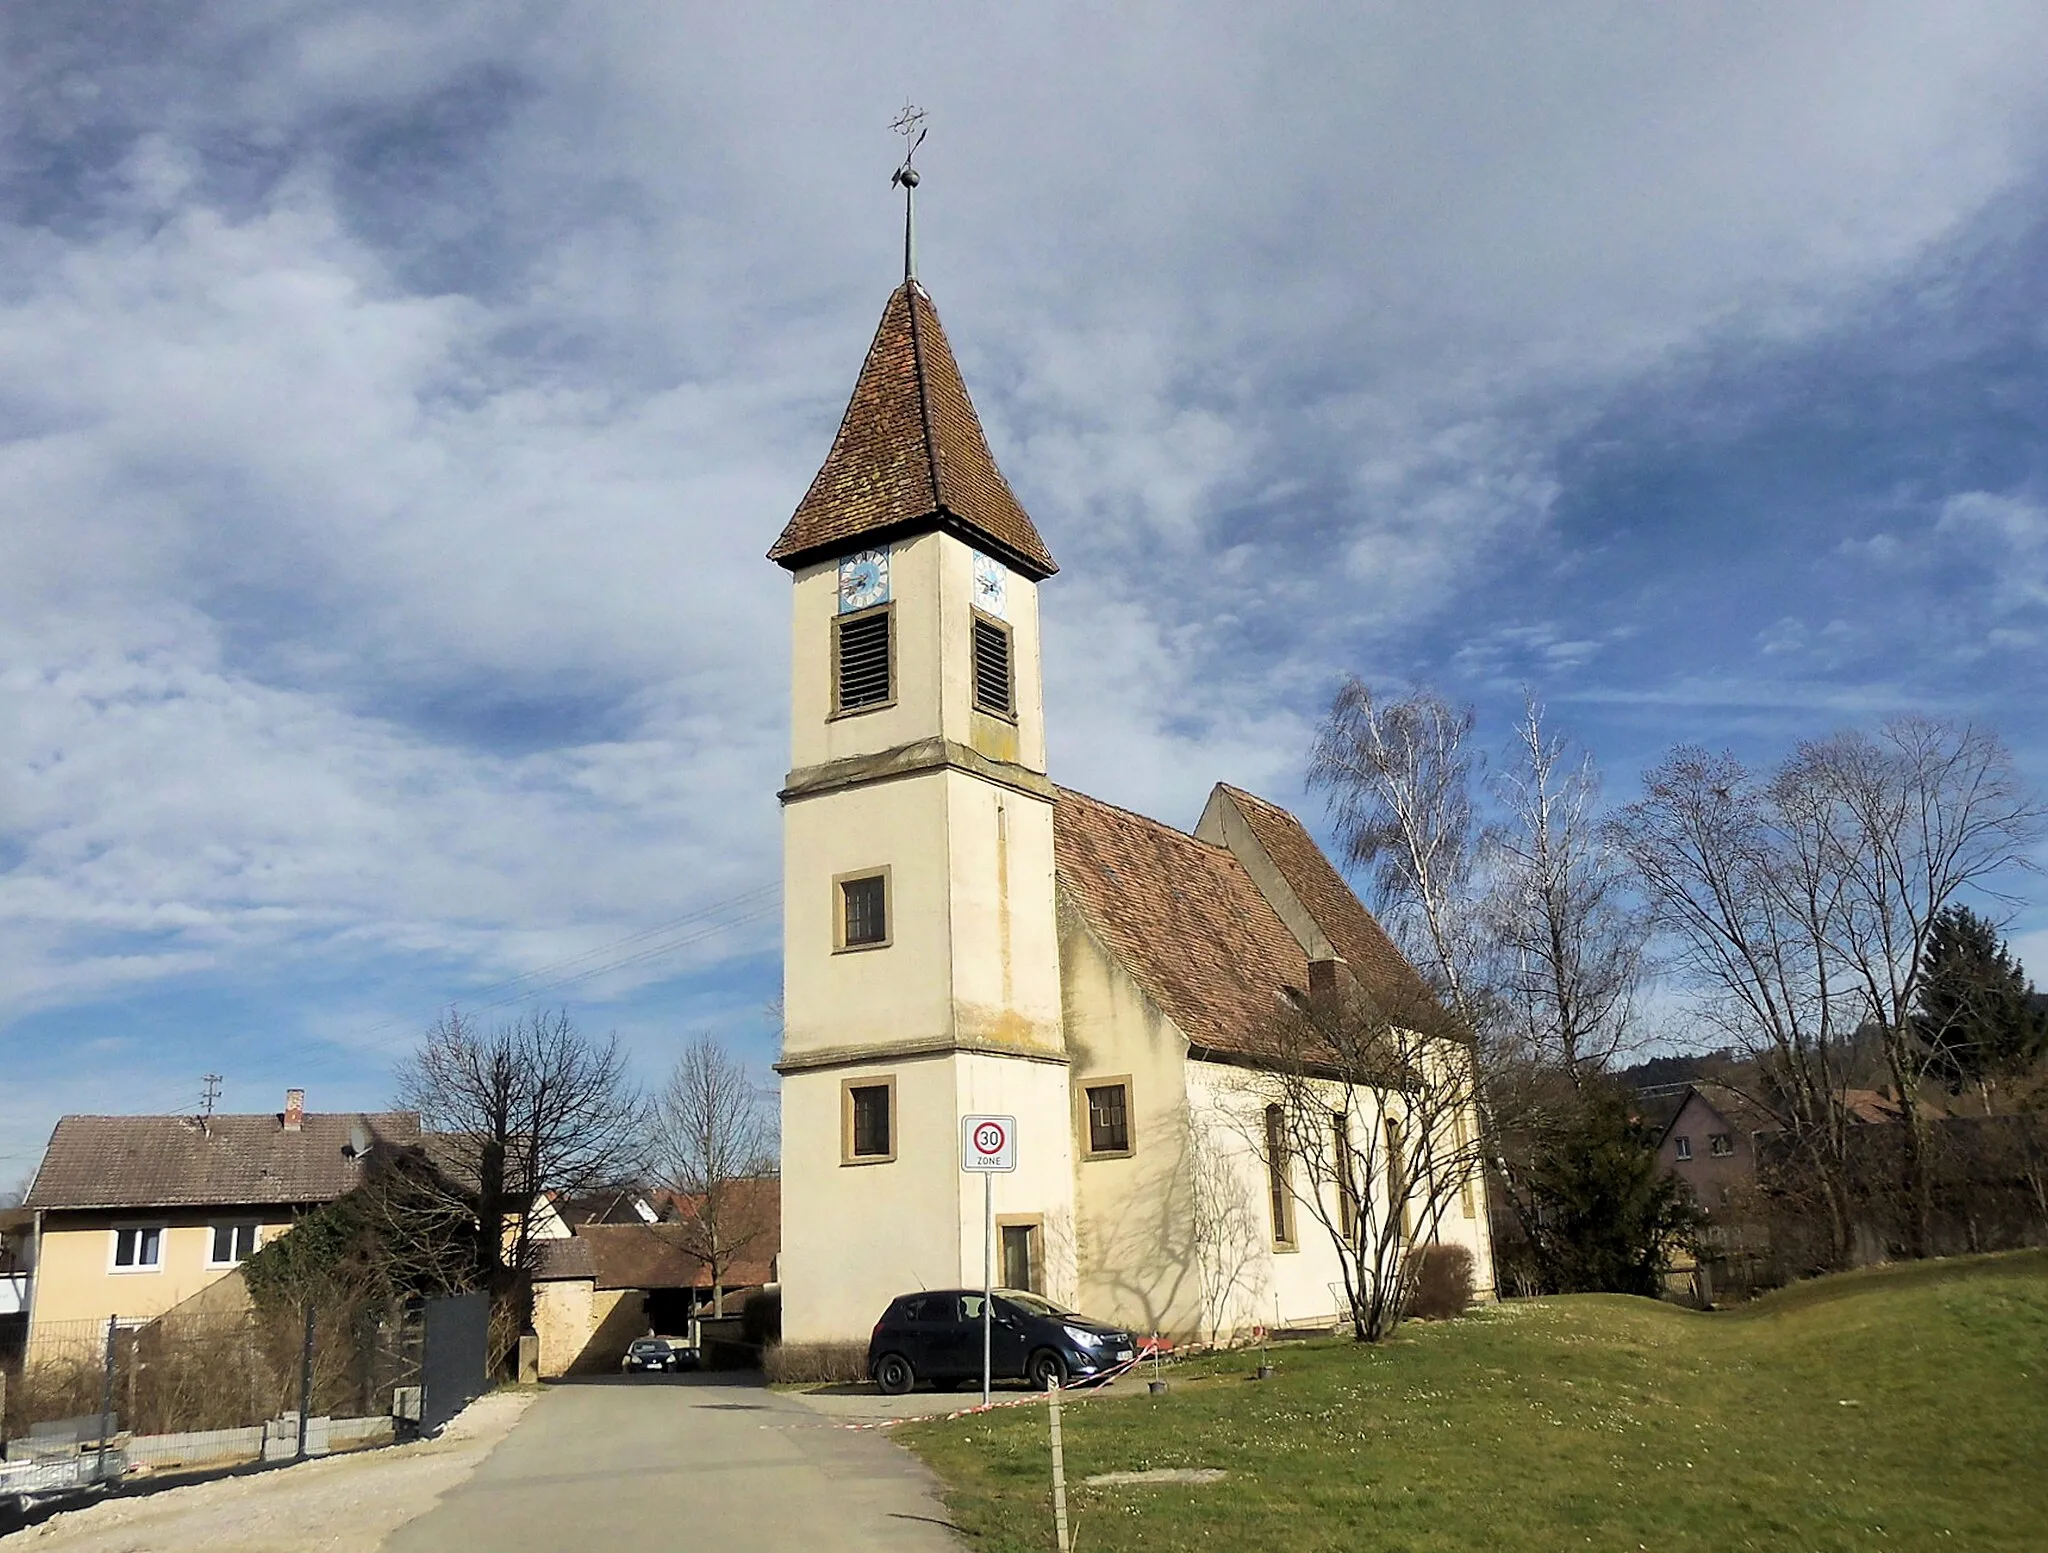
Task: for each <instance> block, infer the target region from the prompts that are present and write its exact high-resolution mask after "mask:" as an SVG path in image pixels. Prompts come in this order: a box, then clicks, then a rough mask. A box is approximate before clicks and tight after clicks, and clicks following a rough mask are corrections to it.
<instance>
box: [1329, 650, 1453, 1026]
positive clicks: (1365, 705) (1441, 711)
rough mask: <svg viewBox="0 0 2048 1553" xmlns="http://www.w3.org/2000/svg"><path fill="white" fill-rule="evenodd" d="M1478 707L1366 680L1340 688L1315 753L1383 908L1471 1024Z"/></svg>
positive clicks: (1427, 975) (1339, 819) (1342, 837)
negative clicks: (1473, 740) (1383, 690)
mask: <svg viewBox="0 0 2048 1553" xmlns="http://www.w3.org/2000/svg"><path fill="white" fill-rule="evenodd" d="M1472 725H1473V714H1472V709H1471V708H1470V707H1459V706H1453V705H1451V704H1450V703H1449V702H1448V701H1446V700H1444V699H1443V698H1442V697H1441V696H1439V695H1437V694H1436V693H1435V692H1434V691H1432V690H1427V689H1417V690H1413V691H1410V692H1409V693H1408V694H1407V695H1405V696H1400V697H1393V698H1389V697H1386V696H1382V695H1380V694H1378V693H1377V692H1375V691H1374V690H1373V689H1372V687H1371V686H1369V685H1367V684H1365V683H1364V682H1363V681H1362V680H1358V679H1355V678H1354V679H1348V680H1346V681H1345V682H1344V684H1343V685H1342V686H1341V687H1340V688H1339V689H1338V691H1337V695H1336V697H1335V699H1334V700H1333V701H1332V703H1331V706H1330V711H1329V715H1328V716H1327V717H1325V718H1324V719H1323V722H1322V725H1321V727H1319V728H1318V729H1317V730H1316V740H1315V745H1314V747H1313V748H1312V750H1311V751H1310V755H1309V769H1308V779H1309V785H1310V786H1311V787H1312V788H1320V789H1321V790H1322V791H1324V792H1325V793H1327V794H1328V795H1329V804H1330V817H1331V819H1332V820H1333V821H1334V823H1335V826H1336V831H1337V840H1338V842H1339V844H1340V845H1341V846H1342V847H1343V849H1344V853H1345V856H1346V857H1347V858H1348V859H1349V861H1351V862H1352V863H1354V864H1355V865H1357V866H1358V867H1360V868H1363V869H1365V870H1367V872H1368V876H1369V878H1370V879H1371V894H1372V905H1373V910H1374V912H1375V913H1376V914H1377V915H1378V916H1379V917H1380V919H1381V921H1382V922H1384V923H1385V924H1386V925H1387V927H1388V929H1389V930H1390V931H1391V932H1392V933H1393V934H1394V937H1395V939H1396V941H1397V942H1399V944H1400V945H1401V948H1402V950H1403V951H1404V952H1405V953H1406V954H1407V956H1408V958H1409V959H1410V960H1411V961H1413V962H1414V964H1415V966H1416V968H1417V969H1418V970H1420V971H1421V972H1422V974H1423V978H1424V980H1426V981H1428V982H1429V983H1430V984H1431V985H1432V986H1433V987H1434V988H1435V989H1436V990H1437V992H1438V993H1439V994H1440V995H1441V996H1442V997H1443V998H1444V1000H1445V1002H1446V1003H1448V1004H1449V1006H1450V1009H1451V1011H1452V1013H1454V1014H1455V1015H1457V1016H1458V1018H1460V1019H1461V1020H1463V1021H1464V1022H1465V1024H1466V1025H1467V1027H1468V1028H1470V1029H1477V1028H1478V1027H1479V1026H1480V1024H1482V1023H1483V1010H1482V1008H1481V1006H1480V1005H1481V1004H1482V1002H1483V1001H1484V995H1483V989H1482V987H1481V985H1480V982H1479V978H1478V976H1477V974H1476V971H1475V961H1476V960H1477V959H1478V957H1479V954H1480V948H1481V946H1480V940H1479V922H1480V910H1479V900H1480V895H1481V893H1482V892H1481V890H1480V888H1479V885H1478V882H1477V877H1476V874H1477V867H1478V857H1479V851H1480V848H1481V845H1482V842H1483V841H1484V839H1485V833H1484V830H1483V828H1482V827H1481V825H1480V824H1479V821H1478V818H1477V816H1476V815H1475V814H1474V812H1473V806H1472V766H1473V758H1472V755H1471V753H1470V751H1469V750H1468V749H1467V741H1468V740H1469V739H1470V737H1471V734H1472Z"/></svg>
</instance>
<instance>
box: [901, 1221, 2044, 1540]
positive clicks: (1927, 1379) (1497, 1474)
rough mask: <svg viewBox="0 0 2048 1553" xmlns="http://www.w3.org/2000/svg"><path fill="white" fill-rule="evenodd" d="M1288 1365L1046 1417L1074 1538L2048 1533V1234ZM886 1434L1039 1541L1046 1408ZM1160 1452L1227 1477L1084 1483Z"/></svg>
mask: <svg viewBox="0 0 2048 1553" xmlns="http://www.w3.org/2000/svg"><path fill="white" fill-rule="evenodd" d="M1274 1354H1275V1361H1276V1362H1277V1363H1278V1364H1279V1366H1280V1373H1279V1374H1278V1375H1277V1376H1276V1377H1274V1378H1273V1379H1272V1380H1269V1381H1265V1382H1257V1381H1253V1380H1251V1379H1249V1375H1250V1366H1251V1362H1253V1361H1251V1360H1248V1359H1247V1357H1246V1356H1245V1355H1242V1354H1238V1355H1231V1356H1227V1357H1224V1358H1219V1359H1215V1360H1210V1361H1204V1362H1200V1363H1196V1364H1189V1365H1183V1366H1180V1367H1179V1368H1178V1369H1177V1370H1174V1371H1171V1372H1169V1374H1170V1378H1171V1380H1172V1383H1173V1385H1172V1390H1171V1393H1170V1394H1169V1395H1168V1396H1166V1397H1163V1398H1158V1399H1153V1398H1148V1397H1142V1396H1141V1397H1136V1398H1130V1399H1121V1398H1119V1399H1110V1398H1102V1399H1098V1400H1094V1401H1090V1402H1086V1403H1082V1404H1079V1405H1074V1406H1069V1407H1067V1408H1064V1409H1063V1410H1062V1420H1063V1424H1064V1431H1065V1436H1066V1463H1067V1476H1068V1483H1069V1488H1068V1503H1069V1506H1070V1511H1071V1513H1072V1514H1073V1515H1074V1517H1075V1520H1076V1533H1075V1547H1076V1549H1077V1550H1078V1553H1114V1550H1119V1549H1161V1550H1164V1549H1182V1548H1201V1547H1214V1548H1242V1549H1260V1550H1264V1549H1281V1548H1286V1549H1325V1548H1327V1549H1339V1548H1341V1549H1345V1550H1361V1549H1397V1548H1398V1549H1415V1550H1423V1549H1432V1550H1433V1549H1444V1550H1451V1549H1456V1550H1460V1553H1463V1550H1466V1549H1475V1548H1512V1549H1515V1550H1517V1553H1538V1550H1543V1549H1553V1548H1556V1549H1563V1548H1572V1549H1584V1548H1589V1547H1590V1548H1596V1549H1602V1550H1606V1549H1624V1550H1628V1549H1636V1548H1646V1549H1656V1550H1660V1553H1669V1550H1675V1549H1701V1550H1706V1549H1712V1550H1714V1553H1727V1550H1730V1549H1741V1548H1755V1549H1770V1550H1777V1549H1836V1548H1875V1547H1886V1548H1895V1549H1897V1548H1912V1549H1920V1548H1967V1549H1972V1550H1982V1549H1998V1548H2014V1549H2019V1548H2025V1549H2039V1548H2042V1547H2044V1546H2048V1252H2022V1253H2016V1254H2012V1255H2007V1256H1995V1257H1973V1258H1966V1259H1965V1258H1958V1259H1954V1260H1950V1261H1943V1262H1931V1263H1919V1264H1915V1265H1912V1266H1907V1267H1900V1268H1885V1269H1877V1270H1873V1271H1870V1272H1864V1273H1852V1274H1848V1275H1845V1276H1842V1277H1838V1278H1828V1279H1820V1280H1816V1281H1814V1282H1811V1283H1807V1284H1802V1285H1800V1286H1798V1287H1796V1288H1792V1289H1788V1290H1785V1291H1782V1292H1781V1293H1779V1294H1776V1295H1772V1296H1770V1297H1767V1298H1765V1299H1762V1300H1759V1301H1757V1302H1756V1303H1755V1304H1753V1305H1750V1306H1747V1307H1745V1308H1743V1309H1740V1310H1736V1311H1731V1312H1726V1313H1715V1314H1710V1315H1702V1314H1698V1313H1695V1312H1691V1311H1685V1310H1679V1309H1676V1308H1674V1307H1672V1306H1668V1305H1660V1304H1656V1303H1654V1302H1652V1301H1649V1300H1639V1299H1632V1298H1628V1297H1626V1296H1621V1295H1584V1296H1578V1297H1574V1298H1567V1299H1549V1300H1530V1301H1521V1302H1516V1303H1513V1304H1508V1305H1500V1306H1494V1307H1489V1308H1487V1309H1485V1310H1483V1311H1480V1312H1476V1313H1475V1314H1473V1315H1471V1316H1468V1317H1466V1318H1464V1319H1463V1320H1460V1321H1455V1322H1447V1323H1443V1324H1435V1325H1420V1324H1410V1325H1408V1326H1405V1327H1403V1328H1402V1329H1401V1332H1400V1333H1399V1335H1398V1336H1397V1337H1396V1338H1395V1339H1394V1340H1393V1341H1391V1342H1389V1343H1386V1344H1384V1345H1382V1346H1380V1347H1378V1348H1363V1347H1359V1346H1357V1345H1354V1344H1350V1343H1338V1342H1327V1343H1316V1344H1312V1345H1293V1344H1290V1345H1287V1346H1285V1347H1284V1348H1280V1349H1276V1350H1274ZM901 1437H902V1438H903V1440H904V1442H905V1443H906V1444H908V1445H909V1446H910V1447H911V1448H912V1449H913V1450H915V1451H917V1452H918V1453H919V1454H920V1455H922V1456H923V1457H924V1458H925V1459H926V1460H927V1461H928V1462H930V1463H931V1465H932V1467H933V1468H934V1469H935V1470H936V1471H937V1472H938V1473H939V1475H940V1476H941V1477H942V1478H943V1479H944V1480H945V1482H946V1484H947V1487H948V1500H949V1503H950V1504H951V1507H952V1511H953V1515H954V1518H955V1520H956V1521H957V1522H958V1523H959V1524H960V1526H961V1527H962V1528H963V1529H965V1530H966V1531H967V1532H968V1533H969V1535H970V1537H971V1538H972V1539H973V1543H974V1545H975V1546H976V1547H977V1548H982V1549H987V1550H989V1553H1009V1550H1019V1553H1021V1550H1024V1549H1031V1550H1034V1553H1037V1550H1042V1549H1048V1548H1050V1547H1051V1546H1052V1531H1051V1513H1050V1509H1049V1505H1050V1486H1049V1485H1050V1467H1049V1460H1048V1453H1047V1448H1046V1418H1045V1411H1044V1409H1043V1408H1037V1407H1033V1408H1017V1409H1012V1410H1010V1411H1007V1412H999V1413H994V1414H989V1415H985V1416H982V1417H977V1418H971V1419H961V1420H956V1421H953V1422H950V1423H928V1424H919V1425H916V1426H914V1427H910V1428H907V1429H905V1430H904V1432H903V1435H902V1436H901ZM1151 1467H1221V1468H1224V1469H1226V1470H1227V1471H1228V1472H1229V1474H1230V1476H1229V1477H1228V1478H1227V1479H1226V1480H1225V1481H1223V1482H1221V1483H1218V1484H1215V1485H1212V1486H1208V1487H1171V1486H1168V1487H1146V1488H1097V1489H1091V1488H1085V1487H1080V1486H1078V1485H1079V1481H1080V1479H1082V1478H1084V1477H1086V1476H1088V1475H1089V1474H1091V1473H1097V1472H1109V1471H1118V1470H1125V1469H1133V1468H1135V1469H1144V1468H1151Z"/></svg>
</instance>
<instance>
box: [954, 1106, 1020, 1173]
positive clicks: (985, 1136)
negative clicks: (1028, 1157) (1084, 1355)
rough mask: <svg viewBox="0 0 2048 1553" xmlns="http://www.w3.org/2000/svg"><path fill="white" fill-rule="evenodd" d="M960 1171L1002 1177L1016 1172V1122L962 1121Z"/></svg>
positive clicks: (999, 1119)
mask: <svg viewBox="0 0 2048 1553" xmlns="http://www.w3.org/2000/svg"><path fill="white" fill-rule="evenodd" d="M960 1168H961V1169H962V1170H968V1171H978V1172H981V1173H983V1174H989V1173H993V1174H998V1175H1000V1174H1003V1173H1006V1172H1008V1171H1012V1170H1015V1169H1016V1168H1017V1118H1016V1117H1014V1116H963V1117H962V1118H961V1119H960Z"/></svg>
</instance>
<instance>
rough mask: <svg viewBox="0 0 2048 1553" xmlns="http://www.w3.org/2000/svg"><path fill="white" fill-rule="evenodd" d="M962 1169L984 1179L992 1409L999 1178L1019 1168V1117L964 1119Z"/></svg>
mask: <svg viewBox="0 0 2048 1553" xmlns="http://www.w3.org/2000/svg"><path fill="white" fill-rule="evenodd" d="M960 1168H961V1169H962V1170H964V1171H966V1172H967V1173H968V1174H969V1175H978V1176H980V1177H981V1232H982V1233H981V1405H982V1406H983V1407H987V1406H988V1392H989V1359H990V1349H991V1343H990V1323H991V1321H992V1320H993V1317H994V1309H995V1287H996V1177H997V1176H998V1175H1007V1174H1009V1173H1010V1172H1011V1171H1013V1170H1015V1169H1016V1168H1017V1118H1016V1117H1014V1116H963V1117H961V1118H960Z"/></svg>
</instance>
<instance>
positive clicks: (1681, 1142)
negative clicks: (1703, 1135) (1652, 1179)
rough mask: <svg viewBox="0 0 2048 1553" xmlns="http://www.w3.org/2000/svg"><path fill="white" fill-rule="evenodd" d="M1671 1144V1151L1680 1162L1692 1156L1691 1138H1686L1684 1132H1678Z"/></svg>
mask: <svg viewBox="0 0 2048 1553" xmlns="http://www.w3.org/2000/svg"><path fill="white" fill-rule="evenodd" d="M1671 1146H1672V1152H1673V1153H1675V1154H1676V1155H1677V1156H1678V1158H1679V1162H1680V1163H1683V1162H1684V1161H1686V1160H1688V1159H1691V1158H1692V1139H1690V1138H1688V1137H1687V1136H1686V1135H1685V1134H1684V1133H1680V1134H1679V1135H1678V1136H1677V1137H1675V1138H1673V1139H1672V1140H1671Z"/></svg>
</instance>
